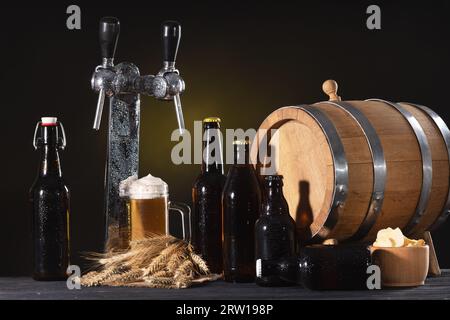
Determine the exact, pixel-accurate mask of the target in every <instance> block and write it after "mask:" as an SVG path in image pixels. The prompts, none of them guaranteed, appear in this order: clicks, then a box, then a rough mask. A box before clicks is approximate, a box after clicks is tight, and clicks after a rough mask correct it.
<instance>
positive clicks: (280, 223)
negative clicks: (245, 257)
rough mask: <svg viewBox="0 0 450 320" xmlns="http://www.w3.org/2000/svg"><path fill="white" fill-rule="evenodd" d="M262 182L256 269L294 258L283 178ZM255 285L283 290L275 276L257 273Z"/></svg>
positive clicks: (282, 283)
mask: <svg viewBox="0 0 450 320" xmlns="http://www.w3.org/2000/svg"><path fill="white" fill-rule="evenodd" d="M263 181H264V189H265V190H264V197H263V198H264V200H263V204H262V212H261V216H260V217H259V219H258V221H256V224H255V242H256V253H255V254H256V265H257V269H259V267H258V266H259V265H261V263H262V261H269V260H271V261H273V260H280V259H288V258H292V257H295V254H296V248H295V241H296V240H295V228H296V227H295V221H294V219H292V217H291V216H290V214H289V206H288V203H287V201H286V199H285V198H284V195H283V176H280V175H267V176H264V177H263ZM256 283H257V284H258V285H261V286H285V285H290V284H291V283H290V282H286V281H284V280H283V279H282V278H281V277H278V276H277V275H276V274H272V275H270V276H268V275H267V276H266V275H261V274H258V273H257V277H256Z"/></svg>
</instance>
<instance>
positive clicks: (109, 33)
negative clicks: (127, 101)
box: [94, 17, 120, 130]
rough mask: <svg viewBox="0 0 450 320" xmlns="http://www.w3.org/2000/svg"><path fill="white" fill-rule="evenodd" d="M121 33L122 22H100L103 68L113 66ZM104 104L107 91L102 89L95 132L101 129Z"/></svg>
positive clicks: (98, 102)
mask: <svg viewBox="0 0 450 320" xmlns="http://www.w3.org/2000/svg"><path fill="white" fill-rule="evenodd" d="M119 33H120V22H119V20H118V19H117V18H114V17H104V18H102V19H101V20H100V28H99V39H100V50H101V54H102V65H101V67H103V68H107V67H112V66H113V61H114V55H115V52H116V47H117V41H118V39H119ZM104 103H105V90H104V89H100V92H99V95H98V101H97V109H96V112H95V119H94V129H95V130H98V129H99V128H100V122H101V120H102V113H103V105H104Z"/></svg>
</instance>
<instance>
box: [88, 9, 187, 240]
mask: <svg viewBox="0 0 450 320" xmlns="http://www.w3.org/2000/svg"><path fill="white" fill-rule="evenodd" d="M161 31H162V44H163V67H162V69H161V70H160V71H159V72H158V73H157V74H156V75H143V76H141V75H140V72H139V69H138V67H137V66H135V65H134V64H132V63H129V62H122V63H119V64H118V65H114V54H115V50H116V46H117V40H118V38H119V33H120V22H119V20H118V19H117V18H114V17H105V18H102V19H101V20H100V30H99V38H100V48H101V54H102V64H101V65H100V66H98V67H97V68H96V69H95V72H94V74H93V76H92V80H91V85H92V89H93V90H94V91H96V92H98V93H99V97H98V102H97V109H96V113H95V119H94V126H93V127H94V129H95V130H99V128H100V122H101V117H102V111H103V105H104V102H105V97H108V98H109V128H108V148H107V159H106V173H105V226H106V228H105V249H110V248H116V247H123V246H124V245H125V244H124V243H123V239H124V234H123V233H122V232H127V231H126V230H128V214H127V212H126V210H125V209H124V208H125V204H124V200H123V199H122V198H121V197H120V196H119V184H120V182H121V181H123V180H124V179H126V178H128V177H130V176H132V175H137V174H138V168H139V128H140V95H141V94H145V95H149V96H153V97H155V98H156V99H159V100H169V101H170V100H173V101H174V104H175V112H176V116H177V121H178V128H179V131H180V134H182V133H183V130H184V129H185V127H184V119H183V111H182V107H181V100H180V95H181V94H182V93H183V92H184V89H185V84H184V81H183V79H182V78H181V76H180V72H179V71H178V70H177V69H176V68H175V61H176V56H177V51H178V46H179V43H180V37H181V26H180V24H179V23H178V22H175V21H166V22H164V23H163V24H162V30H161Z"/></svg>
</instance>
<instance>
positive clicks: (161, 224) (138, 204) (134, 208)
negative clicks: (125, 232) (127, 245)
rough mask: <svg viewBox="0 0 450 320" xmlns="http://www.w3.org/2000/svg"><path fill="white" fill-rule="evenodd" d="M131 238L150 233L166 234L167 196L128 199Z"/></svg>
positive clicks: (135, 238)
mask: <svg viewBox="0 0 450 320" xmlns="http://www.w3.org/2000/svg"><path fill="white" fill-rule="evenodd" d="M129 210H130V220H131V221H130V222H131V224H130V225H131V240H137V239H142V238H144V237H145V236H146V235H150V234H168V230H167V228H168V226H167V223H166V221H167V212H168V208H167V197H158V198H153V199H130V200H129Z"/></svg>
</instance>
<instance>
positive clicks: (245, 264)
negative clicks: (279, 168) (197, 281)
mask: <svg viewBox="0 0 450 320" xmlns="http://www.w3.org/2000/svg"><path fill="white" fill-rule="evenodd" d="M249 154H250V152H249V142H248V141H240V140H238V141H234V164H233V166H232V167H231V168H230V170H229V171H228V176H227V180H226V182H225V187H224V190H223V197H222V210H223V263H224V276H225V281H228V282H253V281H254V280H255V259H254V258H255V238H254V228H255V222H256V220H257V219H258V216H259V210H260V205H261V194H260V189H259V182H258V179H257V177H256V172H255V169H254V168H253V166H252V165H251V163H250V160H249Z"/></svg>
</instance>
